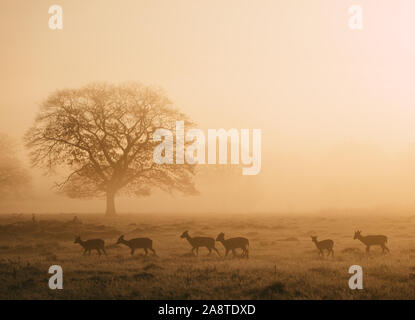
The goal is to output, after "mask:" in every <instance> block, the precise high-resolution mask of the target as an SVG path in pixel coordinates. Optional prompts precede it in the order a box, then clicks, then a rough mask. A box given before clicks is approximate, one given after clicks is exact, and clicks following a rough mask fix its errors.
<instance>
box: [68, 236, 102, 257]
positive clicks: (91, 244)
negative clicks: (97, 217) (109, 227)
mask: <svg viewBox="0 0 415 320" xmlns="http://www.w3.org/2000/svg"><path fill="white" fill-rule="evenodd" d="M74 243H79V244H80V245H81V246H82V247H83V248H84V253H83V254H84V255H85V254H86V253H87V252H88V253H89V254H91V250H97V252H98V255H101V250H102V251H103V252H104V254H105V255H107V252H106V251H105V248H104V244H105V243H104V240H102V239H91V240H86V241H83V240H82V239H81V237H76V239H75V241H74Z"/></svg>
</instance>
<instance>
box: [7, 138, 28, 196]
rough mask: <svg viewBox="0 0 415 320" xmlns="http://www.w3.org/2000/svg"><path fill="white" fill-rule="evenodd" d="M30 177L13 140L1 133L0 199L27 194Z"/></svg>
mask: <svg viewBox="0 0 415 320" xmlns="http://www.w3.org/2000/svg"><path fill="white" fill-rule="evenodd" d="M29 182H30V178H29V175H28V173H27V171H26V170H25V169H24V168H23V166H22V165H21V163H20V161H19V160H18V159H17V158H16V150H15V148H14V145H13V144H12V141H11V140H10V139H9V138H8V137H7V136H6V135H4V134H0V199H2V200H3V199H10V198H20V197H22V196H24V195H25V194H26V192H27V191H28V187H29Z"/></svg>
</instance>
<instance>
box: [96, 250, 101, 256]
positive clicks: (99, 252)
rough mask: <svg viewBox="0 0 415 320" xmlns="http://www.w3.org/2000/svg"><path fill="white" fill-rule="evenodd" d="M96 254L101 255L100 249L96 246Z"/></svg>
mask: <svg viewBox="0 0 415 320" xmlns="http://www.w3.org/2000/svg"><path fill="white" fill-rule="evenodd" d="M97 252H98V255H99V256H101V250H99V249H98V248H97Z"/></svg>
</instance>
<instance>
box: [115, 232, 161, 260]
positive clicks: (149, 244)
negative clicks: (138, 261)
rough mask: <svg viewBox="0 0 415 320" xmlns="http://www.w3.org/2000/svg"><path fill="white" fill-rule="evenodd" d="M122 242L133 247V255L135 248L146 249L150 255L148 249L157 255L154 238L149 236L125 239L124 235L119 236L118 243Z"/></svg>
mask: <svg viewBox="0 0 415 320" xmlns="http://www.w3.org/2000/svg"><path fill="white" fill-rule="evenodd" d="M119 243H122V244H125V245H126V246H127V247H129V248H130V249H131V255H133V254H134V251H135V249H144V251H145V253H146V256H147V255H148V250H151V251H152V252H153V255H154V256H156V255H157V254H156V251H155V250H154V249H153V240H151V239H149V238H134V239H131V240H125V239H124V235H122V236H121V237H119V239H118V241H117V244H119Z"/></svg>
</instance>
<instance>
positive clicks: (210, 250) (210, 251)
mask: <svg viewBox="0 0 415 320" xmlns="http://www.w3.org/2000/svg"><path fill="white" fill-rule="evenodd" d="M208 250H209V253H208V254H207V255H208V256H210V254H211V253H212V249H211V248H208Z"/></svg>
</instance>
